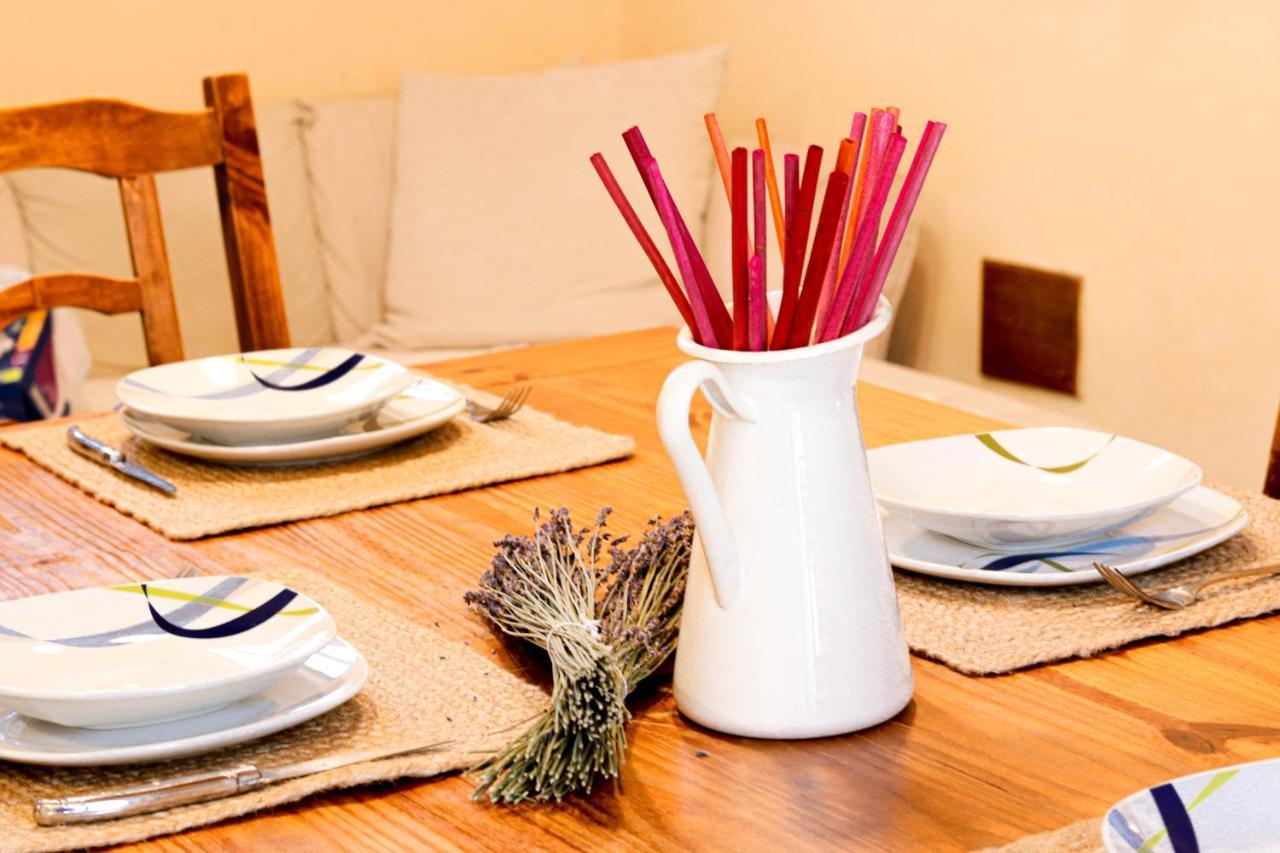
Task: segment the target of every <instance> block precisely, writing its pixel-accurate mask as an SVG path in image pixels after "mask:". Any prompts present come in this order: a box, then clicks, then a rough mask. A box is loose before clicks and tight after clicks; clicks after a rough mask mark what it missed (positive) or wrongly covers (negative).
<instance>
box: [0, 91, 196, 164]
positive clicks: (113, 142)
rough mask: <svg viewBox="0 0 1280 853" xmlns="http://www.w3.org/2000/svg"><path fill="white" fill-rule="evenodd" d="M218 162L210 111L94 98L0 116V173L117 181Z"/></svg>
mask: <svg viewBox="0 0 1280 853" xmlns="http://www.w3.org/2000/svg"><path fill="white" fill-rule="evenodd" d="M221 159H222V143H221V140H220V139H219V138H218V121H217V118H216V117H215V116H214V115H213V111H212V110H201V111H199V112H190V113H176V112H163V111H160V110H150V109H146V108H145V107H140V106H137V105H136V104H130V103H126V102H125V101H114V100H104V99H98V98H91V99H86V100H80V101H64V102H62V103H57V104H44V105H39V106H31V107H15V108H12V109H5V110H0V172H9V171H12V170H14V169H29V168H36V167H61V168H67V169H78V170H80V171H84V172H95V173H97V174H99V175H105V176H107V177H111V178H119V177H124V176H126V175H136V174H141V173H144V172H167V171H171V170H174V169H190V168H194V167H197V166H212V165H213V164H215V163H217V162H219V161H220V160H221Z"/></svg>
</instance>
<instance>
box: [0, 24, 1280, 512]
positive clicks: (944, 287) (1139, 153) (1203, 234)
mask: <svg viewBox="0 0 1280 853" xmlns="http://www.w3.org/2000/svg"><path fill="white" fill-rule="evenodd" d="M0 22H2V23H3V27H4V31H5V36H6V37H5V43H4V49H3V52H2V53H0V57H2V58H0V70H2V71H3V73H0V104H10V103H21V102H27V101H42V100H48V99H54V98H64V97H76V96H82V95H85V94H88V93H95V94H104V95H115V96H122V97H128V98H130V99H134V100H139V101H143V102H148V103H151V104H155V105H159V106H169V107H175V108H182V107H192V106H196V105H198V104H199V101H200V94H199V79H200V78H201V77H202V76H204V75H205V74H208V73H213V72H220V71H229V70H247V71H248V72H249V73H250V75H251V76H252V78H253V85H254V89H255V96H256V97H257V99H258V101H259V102H260V103H271V102H274V101H280V100H284V99H286V98H288V97H291V96H295V95H301V96H309V97H337V96H350V95H362V94H370V93H375V92H386V91H391V90H393V89H394V88H395V84H396V79H397V75H398V71H399V69H400V68H401V67H406V66H409V67H416V68H422V69H428V70H439V71H452V72H459V73H486V72H487V73H493V72H503V71H519V70H530V69H535V68H541V67H546V66H548V65H552V64H555V63H557V62H562V61H565V60H572V59H582V60H585V61H594V60H602V59H609V58H612V57H615V56H618V55H627V56H638V55H644V54H651V53H660V52H665V51H669V50H673V49H680V48H685V47H693V46H701V45H706V44H711V43H716V42H727V43H728V44H729V45H730V46H731V48H732V52H731V56H730V62H729V78H728V89H727V91H726V94H725V97H724V101H723V108H722V120H723V123H724V124H725V125H726V129H727V130H728V131H729V132H731V133H732V132H735V131H737V132H742V131H746V130H748V129H749V127H750V122H751V119H752V118H753V117H754V116H755V115H757V114H765V115H767V116H769V118H770V120H771V122H772V124H773V126H774V128H775V134H776V135H777V136H779V137H780V138H791V139H795V138H797V137H799V138H801V139H806V140H808V139H812V140H819V141H822V142H825V143H831V142H834V140H835V138H836V136H837V135H838V134H839V133H840V132H842V131H843V129H844V128H845V127H846V126H847V123H848V119H849V115H850V113H851V112H852V110H853V109H855V108H861V107H865V106H866V105H868V104H870V103H872V102H877V103H885V102H894V103H897V104H899V105H901V106H902V107H903V108H904V110H905V125H906V127H907V132H908V134H909V135H912V136H918V133H919V128H920V125H921V123H922V122H923V120H924V119H925V118H926V117H932V118H938V119H942V120H945V121H948V122H949V123H950V125H951V127H950V130H949V131H948V134H947V138H946V141H945V142H944V144H943V149H942V152H941V154H940V155H939V160H938V162H937V164H936V166H935V172H934V175H933V176H932V178H931V180H930V184H929V186H928V188H927V190H926V193H925V196H924V198H923V200H922V203H921V205H922V206H921V209H920V210H919V212H918V219H919V221H920V222H921V223H922V224H923V226H924V229H925V233H924V237H923V239H922V245H921V257H920V261H919V264H918V267H917V272H916V275H915V276H914V279H913V281H912V287H911V290H910V291H909V297H908V298H907V299H906V301H905V304H904V305H902V306H901V320H900V323H901V326H902V332H903V334H902V335H900V339H899V341H898V342H897V347H896V349H897V353H896V354H897V356H898V357H899V358H900V359H901V360H904V361H906V362H907V363H910V364H914V365H916V366H919V367H922V368H925V369H927V370H931V371H935V372H938V373H942V374H946V375H948V376H953V377H957V378H960V379H964V380H968V381H972V382H982V383H984V384H989V385H992V386H995V387H999V388H1001V389H1002V390H1007V391H1010V392H1012V393H1016V394H1019V395H1021V396H1026V397H1029V398H1031V399H1033V400H1034V401H1036V402H1038V403H1041V404H1042V405H1046V406H1051V407H1057V408H1060V409H1061V410H1063V411H1065V412H1069V413H1071V414H1073V415H1076V416H1079V417H1084V418H1088V419H1091V420H1093V421H1094V422H1096V423H1099V424H1101V425H1104V426H1106V427H1108V428H1111V429H1115V430H1119V431H1122V432H1124V433H1127V434H1131V435H1134V436H1137V437H1140V438H1147V439H1149V440H1152V441H1156V442H1159V443H1162V444H1164V445H1167V446H1169V447H1171V448H1173V449H1176V450H1179V451H1182V452H1184V453H1187V454H1189V455H1192V456H1193V457H1195V458H1196V459H1198V460H1200V461H1201V462H1202V463H1203V464H1204V465H1205V467H1206V470H1207V472H1208V474H1209V476H1210V477H1212V478H1216V479H1220V480H1226V481H1228V482H1232V483H1235V484H1239V485H1242V486H1252V487H1256V486H1257V484H1258V482H1259V481H1260V478H1261V474H1262V469H1263V464H1264V458H1265V454H1266V446H1267V443H1268V438H1269V435H1270V430H1271V425H1272V423H1273V419H1274V417H1275V411H1276V402H1277V396H1278V395H1280V341H1278V340H1277V339H1278V338H1280V275H1278V273H1280V268H1278V267H1280V261H1277V254H1278V253H1277V249H1276V232H1277V226H1278V225H1280V215H1278V214H1277V210H1276V206H1275V199H1277V198H1280V165H1278V163H1280V155H1278V154H1276V153H1275V142H1276V140H1277V139H1280V110H1277V109H1276V105H1277V104H1278V103H1280V3H1273V2H1270V1H1269V0H1261V2H1256V3H1247V2H1242V0H1233V2H1224V3H1207V2H1195V1H1194V0H1163V2H1162V1H1161V0H1144V2H1124V3H1115V2H1098V0H1086V2H1073V3H1066V2H1053V3H1050V2H1021V0H1005V1H1004V2H997V0H967V2H942V0H938V2H925V0H893V2H883V0H880V2H874V3H873V2H867V1H866V0H797V1H796V2H787V3H782V2H777V3H770V2H765V0H698V2H692V3H691V2H688V0H683V2H677V0H644V2H626V0H599V2H594V1H593V0H538V2H519V0H509V2H464V3H446V2H443V0H430V2H427V0H364V2H361V3H352V2H350V0H344V2H334V0H223V2H221V3H219V4H212V5H210V4H197V3H194V2H175V0H121V2H115V3H103V2H99V0H74V2H70V1H69V0H64V2H43V3H9V4H7V5H6V8H5V9H4V11H3V13H0ZM983 257H992V258H999V259H1005V260H1011V261H1018V262H1024V263H1028V264H1033V265H1038V266H1045V267H1049V268H1054V269H1062V270H1066V271H1069V272H1073V273H1077V274H1080V275H1082V276H1084V280H1085V293H1084V304H1083V327H1084V334H1083V354H1082V363H1081V394H1080V399H1079V400H1075V399H1071V398H1066V397H1062V396H1059V395H1053V394H1041V393H1037V392H1035V391H1032V390H1025V389H1021V388H1019V387H1017V386H1012V385H1005V384H1002V383H996V382H991V381H989V380H985V381H984V380H982V379H981V377H980V376H979V374H978V332H979V327H978V317H979V298H978V297H979V284H978V272H979V264H980V260H981V258H983Z"/></svg>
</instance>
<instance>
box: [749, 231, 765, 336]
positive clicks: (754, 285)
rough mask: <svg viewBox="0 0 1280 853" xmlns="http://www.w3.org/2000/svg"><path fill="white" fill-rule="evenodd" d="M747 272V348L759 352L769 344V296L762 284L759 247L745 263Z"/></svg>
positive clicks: (762, 261) (762, 257)
mask: <svg viewBox="0 0 1280 853" xmlns="http://www.w3.org/2000/svg"><path fill="white" fill-rule="evenodd" d="M747 273H748V275H749V276H750V279H751V282H750V294H749V295H748V297H747V305H748V306H749V307H750V309H751V311H750V317H749V318H748V323H747V349H749V350H751V351H753V352H760V351H761V350H764V349H766V348H768V346H769V340H768V328H767V327H768V316H767V314H766V309H767V308H768V304H769V302H768V299H769V296H768V294H767V293H766V292H765V284H764V255H762V254H761V253H760V250H759V249H757V250H756V253H755V254H754V255H752V256H751V260H750V261H749V262H748V264H747Z"/></svg>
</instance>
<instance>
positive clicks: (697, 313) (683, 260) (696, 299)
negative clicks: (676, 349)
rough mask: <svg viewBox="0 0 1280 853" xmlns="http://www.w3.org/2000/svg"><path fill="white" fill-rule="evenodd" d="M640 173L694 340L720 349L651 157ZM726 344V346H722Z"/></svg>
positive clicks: (671, 205)
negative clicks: (685, 292) (679, 282)
mask: <svg viewBox="0 0 1280 853" xmlns="http://www.w3.org/2000/svg"><path fill="white" fill-rule="evenodd" d="M640 172H641V174H642V175H644V176H645V183H647V184H648V185H649V187H650V192H652V193H653V203H654V206H655V207H656V208H657V209H658V218H659V219H661V220H662V225H663V227H664V228H666V229H667V237H668V238H670V240H671V249H672V251H673V252H674V253H675V256H676V266H677V267H678V268H679V269H680V276H681V277H682V278H683V279H684V281H685V287H687V288H688V289H689V305H690V307H691V308H692V311H693V320H694V323H696V324H697V328H698V336H699V337H700V338H701V339H702V340H703V341H704V342H707V343H706V344H705V345H707V346H722V344H721V342H720V341H719V339H718V338H717V337H716V330H715V328H714V326H713V325H712V323H711V317H710V316H709V315H708V312H707V306H706V303H705V302H704V301H703V299H702V295H701V294H700V293H698V291H697V290H696V289H695V288H694V286H693V282H694V274H693V260H692V257H691V256H690V254H689V246H688V244H686V243H685V241H684V236H683V234H682V233H681V231H680V212H679V211H677V210H676V203H675V201H674V200H673V199H672V198H671V192H670V191H669V190H668V189H667V184H666V182H665V181H663V180H662V173H661V172H660V171H658V161H657V160H654V159H653V158H652V157H650V158H649V159H647V160H645V161H643V162H642V163H641V164H640ZM726 343H727V342H726Z"/></svg>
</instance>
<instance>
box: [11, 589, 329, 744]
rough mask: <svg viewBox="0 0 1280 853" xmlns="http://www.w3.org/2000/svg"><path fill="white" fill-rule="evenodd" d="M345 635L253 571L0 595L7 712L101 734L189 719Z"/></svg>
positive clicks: (316, 609)
mask: <svg viewBox="0 0 1280 853" xmlns="http://www.w3.org/2000/svg"><path fill="white" fill-rule="evenodd" d="M144 588H145V590H146V592H145V593H144V591H143V590H144ZM336 635H337V629H336V626H335V625H334V621H333V618H332V617H331V616H329V614H328V613H327V612H326V611H325V610H324V608H323V607H321V606H320V605H318V604H317V603H316V602H314V601H312V600H311V599H309V598H307V597H306V596H304V595H300V594H298V593H296V592H293V591H292V590H289V589H287V588H285V587H282V586H280V585H279V584H274V583H271V582H270V581H265V580H260V579H253V578H244V577H197V578H185V579H182V580H158V581H150V582H147V583H145V584H123V585H121V586H114V587H102V588H98V589H85V590H76V591H74V592H59V593H52V594H50V595H39V596H35V597H34V598H22V599H17V600H14V601H6V602H0V707H3V708H6V709H8V710H11V711H16V712H18V713H19V714H22V715H24V716H27V717H35V718H36V719H40V720H48V721H50V722H54V723H58V724H60V725H64V726H77V727H81V728H92V729H109V728H119V727H124V726H138V725H148V724H152V723H158V722H164V721H167V720H179V719H183V718H185V717H190V716H194V715H196V714H202V713H205V712H207V711H211V710H213V709H216V708H220V707H223V706H225V705H228V704H230V703H232V702H235V701H237V700H239V699H243V698H244V697H246V696H252V695H255V694H257V693H261V692H262V691H263V690H266V689H268V688H269V687H271V686H272V685H274V684H276V683H277V682H279V681H280V680H281V679H283V678H284V677H286V676H287V675H289V674H290V673H291V672H293V671H294V670H296V669H297V668H298V667H300V666H302V664H303V663H304V662H305V661H306V660H307V658H309V657H310V656H311V655H313V654H315V653H316V652H317V651H319V650H320V649H322V648H324V647H325V646H326V645H327V644H328V643H329V642H330V641H331V640H333V638H334V637H335V636H336Z"/></svg>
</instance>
